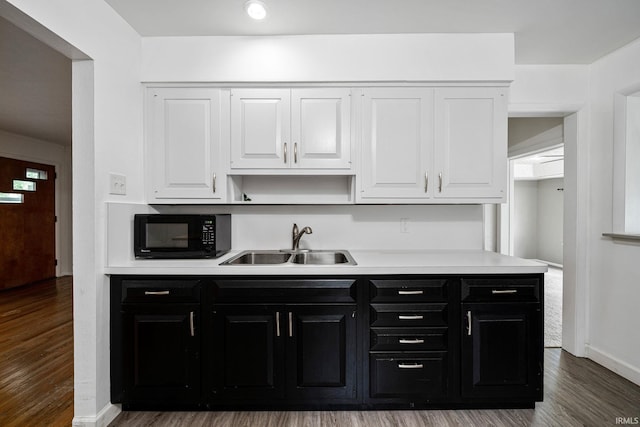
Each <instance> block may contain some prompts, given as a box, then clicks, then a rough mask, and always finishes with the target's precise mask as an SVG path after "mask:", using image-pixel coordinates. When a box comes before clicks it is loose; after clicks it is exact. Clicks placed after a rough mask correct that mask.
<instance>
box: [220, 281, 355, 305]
mask: <svg viewBox="0 0 640 427" xmlns="http://www.w3.org/2000/svg"><path fill="white" fill-rule="evenodd" d="M213 300H214V303H216V304H217V303H265V302H270V303H275V302H278V303H282V302H302V303H316V302H331V303H341V302H343V303H354V302H355V301H356V281H355V280H351V279H322V280H315V279H309V280H301V279H298V280H296V279H267V280H262V279H261V280H244V279H241V280H216V281H215V283H214V286H213Z"/></svg>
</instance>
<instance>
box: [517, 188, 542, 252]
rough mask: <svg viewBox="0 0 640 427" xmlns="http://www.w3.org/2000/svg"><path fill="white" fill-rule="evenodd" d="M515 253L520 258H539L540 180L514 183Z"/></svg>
mask: <svg viewBox="0 0 640 427" xmlns="http://www.w3.org/2000/svg"><path fill="white" fill-rule="evenodd" d="M514 185H515V189H514V198H513V207H514V224H513V233H514V236H513V255H515V256H517V257H520V258H527V259H536V258H538V239H537V237H536V235H537V229H538V182H537V181H515V183H514Z"/></svg>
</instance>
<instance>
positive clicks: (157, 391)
mask: <svg viewBox="0 0 640 427" xmlns="http://www.w3.org/2000/svg"><path fill="white" fill-rule="evenodd" d="M199 314H200V313H199V309H198V308H197V306H193V307H183V308H166V307H155V308H154V307H149V306H144V307H142V306H141V307H137V306H129V307H127V309H126V311H124V312H123V313H122V326H123V328H122V335H123V341H122V343H123V344H122V357H123V359H122V371H123V376H122V386H123V392H122V402H123V403H125V404H127V403H145V404H151V405H155V404H174V403H181V402H184V403H194V402H198V401H199V399H200V383H201V381H200V342H199V339H200V338H199V334H200V327H199V325H200V316H199Z"/></svg>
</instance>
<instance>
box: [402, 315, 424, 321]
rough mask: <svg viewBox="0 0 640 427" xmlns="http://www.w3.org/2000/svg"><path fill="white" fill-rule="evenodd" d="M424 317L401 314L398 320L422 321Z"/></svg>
mask: <svg viewBox="0 0 640 427" xmlns="http://www.w3.org/2000/svg"><path fill="white" fill-rule="evenodd" d="M422 319H424V316H423V315H421V314H408V315H407V314H400V315H398V320H422Z"/></svg>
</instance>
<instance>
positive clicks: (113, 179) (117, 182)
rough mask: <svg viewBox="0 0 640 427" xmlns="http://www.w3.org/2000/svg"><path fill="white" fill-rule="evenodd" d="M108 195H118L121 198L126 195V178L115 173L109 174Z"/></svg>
mask: <svg viewBox="0 0 640 427" xmlns="http://www.w3.org/2000/svg"><path fill="white" fill-rule="evenodd" d="M109 194H119V195H122V196H124V195H125V194H127V177H126V176H124V175H117V174H115V173H111V174H109Z"/></svg>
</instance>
